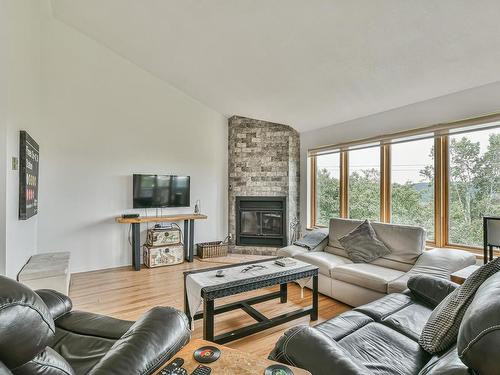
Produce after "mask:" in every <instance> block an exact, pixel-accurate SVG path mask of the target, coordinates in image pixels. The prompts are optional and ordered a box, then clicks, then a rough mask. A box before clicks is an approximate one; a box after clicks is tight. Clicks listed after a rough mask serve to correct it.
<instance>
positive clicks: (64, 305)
mask: <svg viewBox="0 0 500 375" xmlns="http://www.w3.org/2000/svg"><path fill="white" fill-rule="evenodd" d="M35 292H36V294H38V295H39V296H40V298H41V299H42V301H43V302H44V303H45V304H46V305H47V307H48V308H49V311H50V315H52V319H53V320H56V319H57V318H60V317H61V316H63V315H64V314H66V313H68V312H70V311H71V309H72V308H73V303H72V302H71V299H70V298H69V297H68V296H66V295H64V294H62V293H59V292H56V291H55V290H52V289H38V290H36V291H35Z"/></svg>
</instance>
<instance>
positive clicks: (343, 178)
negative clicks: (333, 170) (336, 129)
mask: <svg viewBox="0 0 500 375" xmlns="http://www.w3.org/2000/svg"><path fill="white" fill-rule="evenodd" d="M348 191H349V154H348V151H342V152H341V153H340V217H343V218H348V217H349V194H348Z"/></svg>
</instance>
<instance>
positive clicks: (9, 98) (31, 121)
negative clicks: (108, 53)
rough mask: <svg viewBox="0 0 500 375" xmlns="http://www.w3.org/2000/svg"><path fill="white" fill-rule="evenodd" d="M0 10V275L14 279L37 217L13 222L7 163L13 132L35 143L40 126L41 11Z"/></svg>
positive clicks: (5, 3) (25, 7) (31, 244)
mask: <svg viewBox="0 0 500 375" xmlns="http://www.w3.org/2000/svg"><path fill="white" fill-rule="evenodd" d="M1 7H2V8H1V10H2V17H3V19H1V21H2V22H1V23H2V26H1V28H2V37H1V40H2V45H1V46H2V47H1V48H2V55H3V56H2V59H1V60H2V63H3V64H2V66H1V67H0V71H1V72H0V75H1V76H2V80H1V82H2V86H3V89H2V94H0V102H1V104H0V122H1V126H2V128H1V134H0V146H1V148H0V150H1V153H2V156H1V157H0V162H1V163H2V167H1V168H0V174H1V177H0V195H1V196H2V197H4V199H0V209H1V210H2V215H1V216H0V226H1V227H2V228H1V229H0V239H1V244H0V258H2V259H3V261H2V260H0V272H1V273H6V274H7V276H10V277H15V276H16V274H17V272H18V271H19V270H20V269H21V267H22V265H23V264H24V263H25V262H26V261H27V259H28V258H29V257H30V256H31V255H32V254H34V253H35V252H36V244H37V218H36V217H34V218H31V219H29V220H26V221H19V220H18V196H19V191H18V189H19V172H18V171H13V170H12V169H11V168H10V162H11V158H12V157H13V156H15V157H18V156H19V130H21V129H24V130H27V131H28V132H29V133H30V134H31V135H33V136H34V137H35V138H36V137H37V134H38V133H37V129H38V127H39V125H40V123H41V119H40V96H41V93H40V88H41V66H40V45H41V35H40V30H41V28H40V25H41V8H40V3H39V2H37V1H32V0H2V3H1ZM2 201H3V203H2ZM2 245H3V246H2ZM2 247H4V249H5V250H2ZM2 252H3V254H4V256H2ZM2 262H3V263H4V264H3V266H4V267H2Z"/></svg>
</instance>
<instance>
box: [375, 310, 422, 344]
mask: <svg viewBox="0 0 500 375" xmlns="http://www.w3.org/2000/svg"><path fill="white" fill-rule="evenodd" d="M431 313H432V309H431V308H430V307H429V306H426V305H424V304H422V303H412V304H411V305H408V306H406V307H403V308H402V309H400V310H398V311H396V312H395V313H394V314H391V315H389V316H387V317H385V318H384V319H382V323H383V324H384V325H386V326H388V327H390V328H392V329H394V330H396V331H398V332H400V333H402V334H403V335H405V336H408V337H409V338H411V339H412V340H415V341H417V342H418V339H419V337H420V334H421V333H422V329H423V328H424V326H425V323H427V320H428V319H429V316H430V315H431Z"/></svg>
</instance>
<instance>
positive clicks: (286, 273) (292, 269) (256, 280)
mask: <svg viewBox="0 0 500 375" xmlns="http://www.w3.org/2000/svg"><path fill="white" fill-rule="evenodd" d="M276 259H279V258H278V257H276V258H271V259H264V260H257V261H251V262H245V263H239V264H230V265H226V266H220V267H213V268H205V269H201V270H196V271H185V272H184V276H185V277H188V276H189V275H196V274H207V275H210V282H209V283H208V284H207V285H204V286H203V287H202V288H201V297H203V298H207V299H215V298H221V297H227V296H230V295H234V294H237V293H242V292H247V291H250V290H256V289H260V288H265V287H268V286H272V285H276V284H281V283H285V282H291V281H295V280H299V279H303V278H308V277H312V276H316V275H317V274H318V267H317V266H313V265H311V264H308V263H305V262H301V261H298V260H297V261H296V262H297V263H296V265H294V266H289V267H280V266H276V265H274V261H275V260H276ZM259 265H266V266H267V267H270V266H272V267H273V268H272V269H271V270H269V269H267V270H265V269H264V270H262V272H259V271H256V272H252V271H250V272H248V273H243V274H242V276H241V278H240V279H235V278H234V277H231V278H229V279H226V280H224V278H220V279H219V278H217V279H215V278H214V274H215V272H216V271H218V270H227V271H228V272H230V270H233V269H238V268H247V267H249V266H259ZM233 276H234V275H233ZM207 277H208V276H207ZM207 281H208V280H207ZM214 281H216V282H214Z"/></svg>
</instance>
